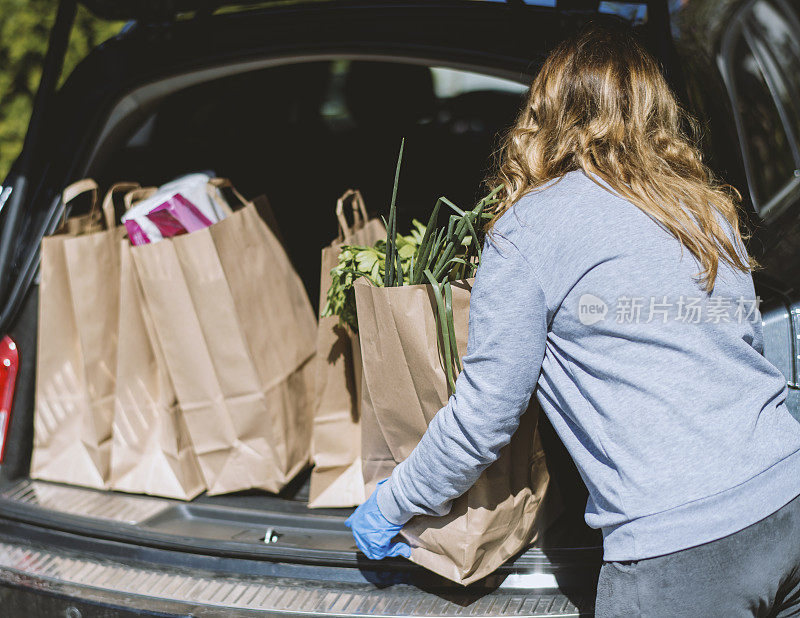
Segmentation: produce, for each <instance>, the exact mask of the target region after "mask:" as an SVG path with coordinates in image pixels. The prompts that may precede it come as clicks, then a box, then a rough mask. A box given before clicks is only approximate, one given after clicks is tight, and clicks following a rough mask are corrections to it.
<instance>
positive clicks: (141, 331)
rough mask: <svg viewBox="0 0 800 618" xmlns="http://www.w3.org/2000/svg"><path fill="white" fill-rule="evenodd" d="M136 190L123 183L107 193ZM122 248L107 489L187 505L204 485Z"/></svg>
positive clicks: (128, 254) (124, 242)
mask: <svg viewBox="0 0 800 618" xmlns="http://www.w3.org/2000/svg"><path fill="white" fill-rule="evenodd" d="M134 187H135V185H134ZM134 187H132V186H131V185H130V184H124V183H121V184H119V185H115V186H114V187H112V189H111V191H112V192H116V191H119V192H121V191H130V190H131V189H132V188H134ZM149 192H150V191H147V190H145V193H144V194H147V193H149ZM144 194H142V193H140V195H144ZM111 195H112V193H111V192H110V193H109V196H111ZM128 195H129V196H130V195H131V194H130V193H129V194H128ZM134 195H135V194H134ZM107 199H108V198H107ZM120 244H121V246H120V301H119V304H120V310H119V328H118V332H119V346H118V349H119V351H118V354H117V373H116V397H115V406H114V426H113V433H112V443H111V479H110V483H109V485H110V487H111V488H112V489H117V490H120V491H128V492H133V493H146V494H151V495H155V496H164V497H168V498H179V499H183V500H190V499H192V498H194V497H195V496H197V495H198V494H199V493H201V492H202V491H203V490H204V489H205V484H204V483H203V479H202V476H201V474H200V468H199V466H198V464H197V459H196V457H195V454H194V449H193V448H192V445H191V443H190V442H189V437H188V434H187V432H186V428H185V425H184V422H183V417H182V416H181V415H180V413H179V410H178V405H177V401H176V398H175V391H174V389H173V387H172V382H171V380H170V378H169V374H168V372H167V366H166V362H165V360H164V357H163V354H162V353H161V350H160V348H159V347H158V339H157V338H156V336H155V333H154V332H153V325H152V323H151V322H150V316H149V315H148V313H147V312H146V311H145V308H144V299H143V298H142V291H141V288H140V285H139V280H138V278H137V276H136V271H135V268H134V265H133V257H132V255H131V251H132V247H131V245H130V243H129V242H128V241H127V240H122V241H120Z"/></svg>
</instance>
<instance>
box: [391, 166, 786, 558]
mask: <svg viewBox="0 0 800 618" xmlns="http://www.w3.org/2000/svg"><path fill="white" fill-rule="evenodd" d="M601 184H602V183H601ZM699 270H700V267H699V265H698V263H697V261H696V260H695V259H694V257H693V256H692V255H691V253H689V251H688V250H686V249H682V247H681V245H680V243H679V242H678V241H677V240H676V239H675V238H674V237H673V236H671V235H670V234H669V233H668V232H667V231H666V230H664V229H663V228H662V227H661V226H660V225H659V224H657V223H656V222H655V221H654V220H653V219H651V218H650V217H648V215H646V214H645V213H644V212H643V211H641V210H640V209H639V208H637V207H636V206H635V205H633V204H632V203H631V202H629V201H627V200H625V199H622V198H620V197H619V196H617V195H616V194H614V193H613V192H611V190H610V189H608V188H607V187H605V186H601V185H600V184H598V183H596V182H594V181H593V180H592V179H591V178H589V177H587V176H586V175H585V174H584V173H583V172H572V173H569V174H567V175H566V176H564V177H563V178H561V179H559V180H558V181H554V182H552V183H550V184H548V185H547V187H545V188H544V189H541V190H539V191H536V192H534V193H531V194H529V195H528V196H526V197H524V198H523V199H521V200H520V201H519V202H518V203H517V204H515V205H514V206H513V207H512V208H511V209H509V211H508V212H507V213H506V214H504V215H503V216H502V217H501V218H500V219H499V220H498V222H497V223H496V225H495V228H494V232H493V233H492V235H490V237H489V238H487V241H486V243H485V249H484V253H483V257H482V261H481V265H480V268H479V269H478V273H477V275H476V280H475V285H474V287H473V290H472V298H471V304H470V320H469V337H468V344H467V355H466V356H465V357H464V359H463V372H462V373H461V374H460V376H459V377H458V380H457V383H456V389H455V393H454V394H453V396H452V397H450V400H449V401H448V402H447V405H446V406H445V407H444V408H442V409H441V410H440V411H439V412H438V414H437V415H436V417H435V418H434V419H433V421H432V422H431V423H430V426H429V427H428V431H427V432H426V433H425V435H424V437H423V438H422V440H421V441H420V443H419V445H418V446H417V447H416V449H415V450H414V451H413V452H412V454H411V455H410V456H409V457H408V459H406V460H405V461H403V462H402V463H401V464H400V465H398V466H397V467H396V468H395V470H394V472H393V473H392V476H391V479H390V481H389V482H387V483H385V484H383V485H382V486H381V487H380V489H379V490H378V491H379V493H378V504H379V506H380V508H381V511H382V512H383V514H384V515H385V516H386V518H387V519H389V520H390V521H392V522H394V523H397V524H400V523H404V522H405V521H407V520H408V519H409V518H411V517H412V516H413V515H415V514H422V513H427V514H444V513H446V512H447V511H448V509H449V507H450V502H451V501H452V499H453V498H455V497H457V496H459V495H461V494H462V493H464V492H465V491H466V490H467V489H469V487H470V486H471V485H472V484H473V483H474V482H475V481H476V480H477V478H478V476H479V475H480V474H481V472H482V471H483V470H484V469H485V468H486V467H487V466H488V465H489V464H491V463H492V462H493V461H494V460H495V459H496V458H497V455H498V452H499V451H500V449H501V448H502V447H503V446H504V445H505V444H507V443H508V442H509V440H510V438H511V436H512V434H513V433H514V431H515V430H516V428H517V426H518V423H519V417H520V415H521V414H522V412H524V411H525V409H526V408H527V405H528V402H529V400H530V397H531V395H532V394H533V393H534V390H535V392H536V395H537V397H538V399H539V402H540V403H541V405H542V408H543V410H544V412H545V413H546V414H547V416H548V418H549V419H550V421H551V422H552V424H553V426H554V427H555V429H556V431H557V432H558V435H559V436H560V438H561V439H562V440H563V442H564V444H565V446H566V447H567V449H568V451H569V452H570V454H571V455H572V457H573V459H574V460H575V463H576V464H577V467H578V470H579V471H580V473H581V476H582V478H583V480H584V482H585V483H586V486H587V487H588V489H589V500H588V503H587V505H586V515H585V516H586V522H587V523H588V524H589V526H592V527H594V528H601V529H602V532H603V539H604V558H605V559H606V560H638V559H642V558H648V557H652V556H658V555H662V554H666V553H670V552H674V551H677V550H680V549H684V548H687V547H692V546H694V545H698V544H701V543H705V542H708V541H712V540H716V539H718V538H721V537H723V536H726V535H728V534H732V533H734V532H737V531H739V530H741V529H742V528H745V527H746V526H748V525H750V524H752V523H755V522H756V521H759V520H760V519H763V518H764V517H766V516H768V515H770V514H771V513H773V512H774V511H776V510H778V509H779V508H780V507H781V506H783V505H784V504H786V503H787V502H789V501H790V500H791V499H792V498H794V497H795V496H797V495H798V494H800V423H798V422H797V421H795V420H794V418H793V417H792V416H791V414H790V413H789V411H788V410H787V407H786V404H785V398H786V381H785V379H784V378H783V376H782V374H781V373H780V372H779V371H778V370H777V369H776V368H775V367H774V366H773V365H772V364H770V363H769V362H768V361H767V360H766V359H765V358H764V356H763V355H762V332H761V316H760V313H759V311H758V307H757V298H756V296H755V291H754V289H753V281H752V277H751V276H750V274H749V273H742V272H741V271H737V270H734V269H732V268H730V267H728V266H727V265H724V264H721V265H720V268H719V273H718V276H717V280H716V284H715V286H714V290H713V293H711V294H707V293H705V292H704V291H703V289H702V286H701V285H700V284H699V283H698V278H697V274H698V272H699Z"/></svg>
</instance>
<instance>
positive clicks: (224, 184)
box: [206, 178, 250, 215]
mask: <svg viewBox="0 0 800 618" xmlns="http://www.w3.org/2000/svg"><path fill="white" fill-rule="evenodd" d="M215 189H230V190H231V193H233V195H234V197H236V199H237V200H239V201H240V202H241V205H242V206H247V205H248V204H249V203H250V202H249V201H248V200H246V199H244V196H242V194H241V193H239V191H238V190H237V189H236V187H234V186H233V183H232V182H231V181H230V180H229V179H228V178H209V179H208V184H206V191H208V195H209V196H210V197H211V199H212V200H214V201H215V202H216V203H217V204H218V205H219V207H220V208H222V211H223V212H224V213H225V214H226V215H230V214H233V209H232V208H231V207H230V205H229V204H228V203H227V202H226V201H225V200H220V199H219V195H217V192H216V191H215Z"/></svg>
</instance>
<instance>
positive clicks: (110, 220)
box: [102, 182, 141, 230]
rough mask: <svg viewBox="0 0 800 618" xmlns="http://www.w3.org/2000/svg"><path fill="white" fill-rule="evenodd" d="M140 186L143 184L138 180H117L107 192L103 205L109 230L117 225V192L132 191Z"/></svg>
mask: <svg viewBox="0 0 800 618" xmlns="http://www.w3.org/2000/svg"><path fill="white" fill-rule="evenodd" d="M140 187H141V185H140V184H139V183H138V182H116V183H114V184H113V185H111V187H110V188H109V189H108V191H107V192H106V195H105V197H104V198H103V206H102V208H103V216H104V218H105V220H106V229H107V230H110V229H113V228H114V226H115V225H116V220H117V213H116V210H115V209H114V196H115V195H117V193H122V192H123V191H124V192H125V193H130V192H131V191H134V190H135V189H138V188H140ZM126 209H127V208H126Z"/></svg>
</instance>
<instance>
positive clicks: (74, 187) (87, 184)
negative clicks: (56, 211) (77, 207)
mask: <svg viewBox="0 0 800 618" xmlns="http://www.w3.org/2000/svg"><path fill="white" fill-rule="evenodd" d="M89 192H91V193H92V208H91V210H90V211H89V214H92V215H93V214H94V213H95V212H96V211H97V192H98V187H97V183H96V182H95V181H94V180H92V179H91V178H84V179H83V180H78V181H77V182H73V183H72V184H71V185H69V186H67V187H66V188H65V189H64V191H63V192H62V193H61V201H62V202H63V203H64V210H63V212H62V214H61V225H63V224H64V222H65V221H66V219H67V204H69V203H70V202H71V201H72V200H74V199H75V198H76V197H78V196H79V195H83V194H84V193H89Z"/></svg>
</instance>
